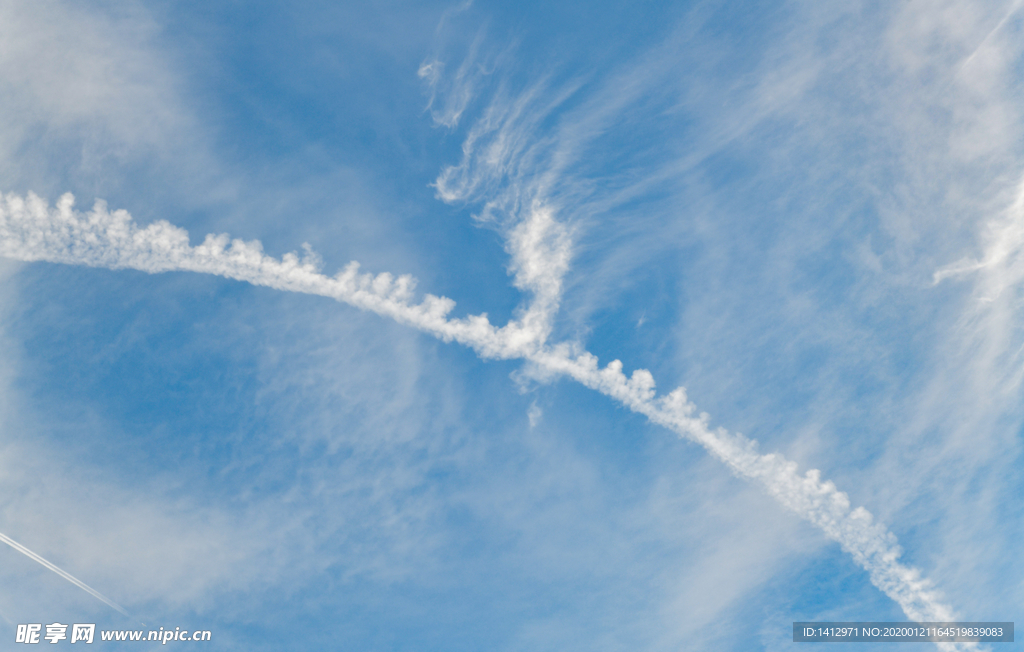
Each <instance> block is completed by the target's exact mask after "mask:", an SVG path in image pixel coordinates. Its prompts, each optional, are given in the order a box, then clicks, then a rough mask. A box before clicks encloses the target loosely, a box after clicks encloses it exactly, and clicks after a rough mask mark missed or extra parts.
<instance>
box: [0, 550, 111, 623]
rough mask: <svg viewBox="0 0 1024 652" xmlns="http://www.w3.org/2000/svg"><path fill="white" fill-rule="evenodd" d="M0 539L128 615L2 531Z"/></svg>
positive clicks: (103, 596) (80, 581)
mask: <svg viewBox="0 0 1024 652" xmlns="http://www.w3.org/2000/svg"><path fill="white" fill-rule="evenodd" d="M0 541H3V542H4V543H6V544H7V545H9V546H10V547H12V548H14V549H15V550H17V551H18V552H20V553H21V554H23V555H25V556H26V557H28V558H29V559H32V560H34V561H37V562H39V563H40V564H42V565H43V566H45V567H47V568H49V569H50V570H52V571H53V572H54V573H57V574H58V575H60V576H61V577H63V578H64V579H66V580H67V581H69V582H71V583H72V584H74V585H75V586H77V587H78V588H80V589H82V590H83V591H85V592H86V593H88V594H89V595H91V596H92V597H94V598H96V599H97V600H99V601H100V602H102V603H104V604H106V605H107V606H108V607H111V608H112V609H116V610H117V611H120V612H121V613H122V614H124V615H125V616H127V615H128V612H127V611H125V610H124V609H122V608H121V605H119V604H117V603H116V602H114V601H113V600H111V599H110V598H108V597H107V596H105V595H103V594H102V593H100V592H99V591H97V590H96V589H94V588H92V587H91V586H89V585H88V584H86V583H85V582H83V581H82V580H80V579H78V578H77V577H75V576H74V575H72V574H71V573H69V572H67V571H66V570H64V569H62V568H60V567H58V566H57V565H55V564H52V563H50V562H48V561H46V560H45V559H43V558H42V557H40V556H39V555H37V554H36V553H34V552H32V551H31V550H29V549H28V548H26V547H25V546H23V545H21V544H20V543H18V542H17V541H15V540H14V539H12V538H11V537H9V536H7V535H6V534H4V533H3V532H0Z"/></svg>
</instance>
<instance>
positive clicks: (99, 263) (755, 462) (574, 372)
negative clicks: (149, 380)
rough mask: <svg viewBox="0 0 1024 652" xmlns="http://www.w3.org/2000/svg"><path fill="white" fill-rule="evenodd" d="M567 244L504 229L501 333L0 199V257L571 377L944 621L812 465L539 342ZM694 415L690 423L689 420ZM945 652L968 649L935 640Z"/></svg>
mask: <svg viewBox="0 0 1024 652" xmlns="http://www.w3.org/2000/svg"><path fill="white" fill-rule="evenodd" d="M569 246H570V245H569V238H568V234H567V233H566V231H565V229H564V227H563V226H562V225H560V224H559V223H558V222H557V221H555V220H554V219H553V217H552V215H551V211H549V210H546V209H544V207H543V206H535V207H533V209H531V211H530V212H529V215H528V216H527V217H526V218H525V219H524V220H523V221H522V223H521V224H520V225H519V226H518V227H516V228H515V229H513V230H512V231H511V232H510V242H509V247H508V249H509V252H510V253H511V254H512V255H513V263H514V264H513V266H512V269H513V271H514V272H515V284H516V286H517V287H519V288H521V289H524V290H529V291H531V292H532V293H533V294H534V296H535V301H534V302H533V303H532V304H531V305H529V306H528V307H526V309H524V310H520V311H517V313H516V314H517V318H516V319H512V320H510V321H509V323H508V324H507V325H505V326H503V327H496V326H494V325H492V324H491V323H490V321H489V320H488V318H487V316H486V314H481V315H471V316H468V317H465V318H462V319H449V318H448V316H447V315H448V313H449V312H451V310H452V309H453V308H454V307H455V302H454V301H452V300H451V299H448V298H446V297H437V296H434V295H431V294H427V295H425V296H424V298H423V299H422V301H420V303H418V304H413V303H411V302H410V301H411V299H412V297H413V294H412V290H413V287H414V286H415V280H414V279H413V278H412V277H411V276H401V277H398V278H397V279H396V278H395V277H394V276H392V275H391V274H388V273H382V274H379V275H377V276H373V275H371V274H361V273H359V264H358V263H355V262H353V263H350V264H349V265H348V266H346V267H345V269H343V270H342V271H340V272H339V273H338V274H337V275H335V276H333V277H329V276H326V275H324V274H322V273H321V272H320V269H319V259H318V258H317V257H316V256H315V255H314V254H312V253H311V252H309V251H308V250H307V254H306V256H305V257H304V258H302V259H300V258H299V256H298V255H296V254H294V253H289V254H285V255H284V256H283V257H282V258H281V259H276V258H273V257H270V256H267V255H266V254H265V253H264V252H263V247H262V245H261V244H260V242H259V241H252V242H244V241H242V240H231V239H230V238H229V237H228V236H227V235H224V234H222V235H212V234H211V235H208V236H206V239H205V240H204V241H203V242H202V244H200V245H198V246H196V247H192V246H191V245H190V244H189V236H188V232H187V231H185V230H184V229H181V228H179V227H176V226H174V225H172V224H170V223H168V222H166V221H163V220H160V221H157V222H154V223H152V224H150V225H149V226H147V227H145V228H139V226H138V225H136V224H135V223H134V222H133V221H132V218H131V215H129V214H128V212H127V211H124V210H118V211H114V212H110V211H108V210H107V207H106V205H105V204H104V203H103V202H99V201H98V202H96V204H95V205H94V207H93V209H92V211H90V212H88V213H82V212H79V211H76V210H74V197H73V196H71V195H70V194H65V195H63V196H62V197H61V198H60V200H59V201H58V202H57V205H56V206H55V207H54V208H50V206H49V205H48V204H47V202H46V201H44V200H43V199H41V198H39V197H38V196H36V195H34V194H31V193H29V194H28V195H27V196H26V197H24V198H22V197H20V196H17V195H12V194H8V195H0V255H2V256H6V257H8V258H14V259H17V260H23V261H50V262H57V263H67V264H76V265H88V266H91V267H105V268H109V269H124V268H131V269H137V270H141V271H144V272H149V273H157V272H165V271H172V270H178V271H194V272H203V273H208V274H215V275H218V276H223V277H226V278H232V279H237V280H241V281H246V282H248V283H252V284H254V285H262V286H266V287H272V288H275V289H279V290H287V291H291V292H302V293H307V294H316V295H321V296H326V297H331V298H334V299H336V300H338V301H340V302H343V303H347V304H349V305H352V306H355V307H357V308H361V309H363V310H370V311H372V312H375V313H377V314H379V315H381V316H385V317H390V318H392V319H394V320H396V321H398V322H400V323H403V324H407V325H409V326H412V327H414V328H417V329H419V330H422V331H424V332H427V333H430V334H432V335H434V336H436V337H438V338H440V339H442V340H444V341H446V342H450V341H452V340H454V341H457V342H459V343H461V344H464V345H466V346H469V347H471V348H472V349H474V350H475V351H476V352H477V353H478V354H479V355H480V357H481V358H485V359H487V358H491V359H496V358H497V359H522V360H525V361H527V363H528V365H530V369H531V370H532V371H534V372H536V374H537V375H540V376H548V377H556V376H569V377H571V378H573V379H575V380H577V381H578V382H580V383H582V384H583V385H585V386H587V387H589V388H591V389H594V390H596V391H599V392H601V393H602V394H604V395H606V396H609V397H610V398H613V399H615V400H616V401H618V402H620V403H621V404H623V405H624V406H626V407H628V408H629V409H630V410H633V411H634V412H637V413H639V414H643V415H645V416H646V417H647V418H648V419H650V421H651V422H653V423H656V424H659V425H661V426H664V427H666V428H668V429H670V430H672V431H674V432H676V433H677V434H679V435H680V436H683V437H686V438H688V439H690V440H691V441H694V442H695V443H698V444H700V445H701V446H703V447H704V448H705V449H706V450H707V451H708V452H709V453H711V455H712V456H714V457H716V458H718V459H719V460H721V461H722V462H724V463H725V464H726V465H727V466H728V467H729V468H730V469H731V470H732V472H733V473H735V474H737V475H739V476H740V477H743V478H745V479H747V480H750V481H753V482H755V483H757V484H759V485H760V486H762V487H763V488H764V489H765V490H766V491H767V492H768V494H769V495H771V496H772V497H773V498H775V499H776V500H777V501H778V502H779V503H780V504H781V505H782V506H783V507H785V508H786V509H788V510H790V511H792V512H794V513H796V514H797V515H799V516H800V517H801V518H804V519H805V520H807V521H810V522H811V523H813V524H814V525H815V526H817V527H818V528H819V529H820V530H821V531H822V532H824V534H825V536H827V537H828V538H829V539H831V540H833V541H836V542H837V543H839V544H840V546H841V547H842V549H843V550H844V551H845V552H847V553H848V554H850V555H851V556H852V557H853V559H854V561H856V563H857V564H858V565H859V566H861V567H862V568H864V569H865V570H866V571H868V574H869V577H870V579H871V583H872V584H874V585H875V586H876V587H878V588H879V589H880V590H881V591H882V592H883V593H885V594H886V595H887V596H889V597H890V598H892V599H893V600H894V601H895V602H896V603H897V604H899V606H900V607H901V608H902V610H903V612H904V613H905V614H906V615H907V616H908V617H909V618H910V619H911V620H914V621H917V622H951V621H954V620H955V617H954V614H953V611H952V610H951V609H950V608H949V607H947V606H946V605H945V604H943V603H942V602H941V600H940V596H939V595H938V593H937V592H936V591H935V590H934V589H933V588H932V585H931V583H930V582H929V581H928V580H926V579H925V578H923V577H921V574H920V572H919V571H918V570H917V569H915V568H912V567H910V566H906V565H904V564H902V563H900V561H899V558H900V556H901V555H902V552H903V551H902V549H901V548H900V547H899V545H898V544H897V542H896V537H895V535H893V534H892V533H891V532H889V531H888V530H887V529H886V528H885V527H884V526H883V525H881V524H879V523H875V522H874V521H873V518H872V516H871V514H870V513H869V512H868V511H867V510H866V509H864V508H863V507H857V508H851V505H850V500H849V497H848V496H847V495H846V494H845V493H844V492H842V491H839V490H838V489H837V488H836V486H835V484H833V483H832V482H830V481H823V480H821V477H820V476H821V474H820V472H819V471H817V470H816V469H812V470H809V471H807V472H806V473H805V474H804V475H800V474H799V473H798V471H797V464H796V463H795V462H791V461H789V460H787V459H786V458H785V457H783V456H782V455H780V454H778V453H768V454H763V453H759V452H758V450H757V442H756V441H754V440H751V439H748V438H746V437H744V436H743V435H740V434H737V433H729V432H727V431H726V430H725V429H723V428H717V429H712V428H711V427H710V426H709V425H708V421H709V419H710V417H709V416H708V415H707V414H705V413H699V414H698V413H697V410H696V406H694V405H693V404H692V403H690V402H689V400H688V399H687V397H686V391H685V389H684V388H682V387H680V388H677V389H675V390H674V391H672V392H670V393H669V394H667V395H663V396H661V397H658V396H657V395H656V392H655V389H654V387H655V383H654V377H653V376H652V375H651V373H650V372H649V371H647V370H646V369H638V370H635V371H634V372H633V374H632V376H630V377H629V378H627V377H626V375H625V374H624V373H623V372H622V363H621V362H620V361H618V360H613V361H612V362H610V363H609V364H608V365H607V366H605V367H603V368H601V367H599V366H598V362H597V357H596V356H594V355H593V354H591V353H589V352H587V351H585V350H583V349H582V347H580V346H579V345H577V344H574V343H560V344H556V345H550V344H547V343H546V339H547V336H548V335H549V333H550V330H551V317H552V315H553V313H554V311H555V310H557V307H558V300H559V297H560V293H561V274H562V273H563V272H564V271H565V269H566V268H567V267H568V248H569ZM695 415H696V416H695ZM939 647H940V648H942V649H947V650H956V649H976V646H975V645H973V644H967V645H964V646H960V645H955V644H948V643H940V644H939Z"/></svg>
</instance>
